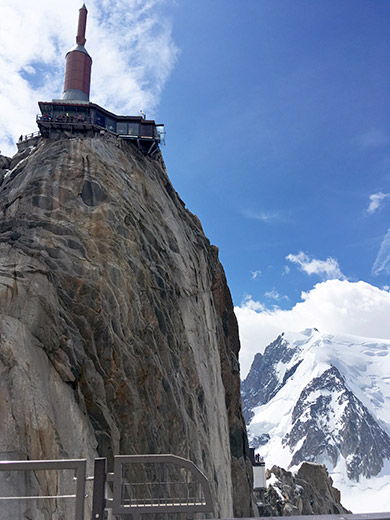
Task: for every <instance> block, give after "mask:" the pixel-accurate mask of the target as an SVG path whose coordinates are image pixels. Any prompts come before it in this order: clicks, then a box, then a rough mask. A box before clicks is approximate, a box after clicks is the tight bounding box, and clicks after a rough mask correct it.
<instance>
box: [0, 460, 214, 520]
mask: <svg viewBox="0 0 390 520" xmlns="http://www.w3.org/2000/svg"><path fill="white" fill-rule="evenodd" d="M39 470H73V471H76V477H75V480H76V481H77V485H76V493H75V494H58V495H43V494H39V495H31V496H5V497H4V496H0V501H5V500H11V501H22V500H38V499H46V500H60V499H73V500H75V513H74V520H84V504H85V482H86V480H93V494H92V519H93V520H98V519H103V518H105V512H106V511H107V510H108V509H111V510H112V513H113V514H114V515H123V516H126V517H127V516H128V515H131V516H132V517H135V518H139V515H140V514H150V513H184V514H186V516H187V518H189V519H191V518H193V515H194V513H205V512H212V511H213V504H212V498H211V492H210V487H209V482H208V480H207V478H206V477H205V476H204V475H203V473H202V472H201V471H200V470H199V469H198V468H197V467H196V466H195V464H193V463H192V462H191V461H189V460H187V459H183V458H181V457H176V456H174V455H122V456H115V457H114V472H113V473H108V472H107V462H106V459H105V458H98V459H95V468H94V476H93V477H89V478H88V479H86V460H85V459H74V460H57V461H53V460H47V461H14V462H0V472H2V471H3V472H11V471H23V472H28V471H39ZM106 482H109V483H111V484H112V495H113V498H106V495H107V493H106ZM1 493H2V491H1V489H0V494H1ZM14 520H19V519H17V518H15V519H14ZM69 520H71V519H70V518H69Z"/></svg>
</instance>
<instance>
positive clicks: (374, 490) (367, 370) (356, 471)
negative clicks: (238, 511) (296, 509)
mask: <svg viewBox="0 0 390 520" xmlns="http://www.w3.org/2000/svg"><path fill="white" fill-rule="evenodd" d="M242 397H243V405H244V415H245V419H246V421H247V424H248V433H249V441H250V444H251V445H252V446H253V447H256V448H257V451H258V452H259V453H261V455H262V456H264V457H265V459H266V461H267V462H268V463H269V465H270V466H271V465H272V464H277V465H278V466H281V467H285V468H286V469H291V470H296V469H297V468H298V466H299V465H300V463H301V462H303V461H311V462H318V463H322V464H325V465H326V466H327V468H328V471H329V473H330V474H331V476H332V478H333V480H334V483H335V485H336V487H338V488H339V489H341V491H342V503H343V504H344V505H345V506H346V507H348V508H349V509H352V511H353V512H367V511H371V512H374V511H385V510H390V341H385V340H383V341H379V340H373V339H367V338H359V337H355V336H347V335H331V334H321V333H320V332H319V331H318V330H316V329H307V330H305V331H303V332H301V333H285V334H282V335H281V336H279V337H278V338H277V339H276V340H275V341H274V342H273V343H271V344H270V345H269V346H268V347H267V348H266V350H265V351H264V354H256V356H255V358H254V361H253V363H252V367H251V369H250V372H249V374H248V376H247V378H246V379H245V381H243V383H242Z"/></svg>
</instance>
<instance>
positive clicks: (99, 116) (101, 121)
mask: <svg viewBox="0 0 390 520" xmlns="http://www.w3.org/2000/svg"><path fill="white" fill-rule="evenodd" d="M96 124H97V125H99V126H103V127H104V128H105V126H106V118H105V117H104V115H103V114H101V113H100V112H96Z"/></svg>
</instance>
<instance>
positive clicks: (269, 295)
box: [264, 289, 289, 302]
mask: <svg viewBox="0 0 390 520" xmlns="http://www.w3.org/2000/svg"><path fill="white" fill-rule="evenodd" d="M264 296H265V297H266V298H269V299H271V300H276V301H278V302H279V301H281V300H288V299H289V298H288V296H285V295H284V296H281V295H280V294H279V293H278V291H277V290H276V289H272V290H271V291H267V292H266V293H264Z"/></svg>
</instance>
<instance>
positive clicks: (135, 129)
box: [129, 123, 139, 137]
mask: <svg viewBox="0 0 390 520" xmlns="http://www.w3.org/2000/svg"><path fill="white" fill-rule="evenodd" d="M129 135H135V136H137V137H138V136H139V123H129Z"/></svg>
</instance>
